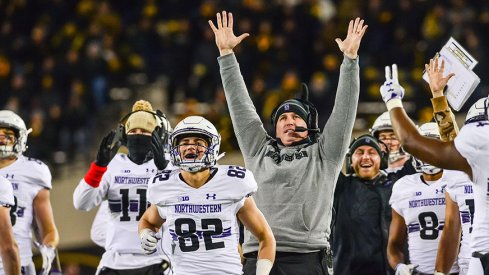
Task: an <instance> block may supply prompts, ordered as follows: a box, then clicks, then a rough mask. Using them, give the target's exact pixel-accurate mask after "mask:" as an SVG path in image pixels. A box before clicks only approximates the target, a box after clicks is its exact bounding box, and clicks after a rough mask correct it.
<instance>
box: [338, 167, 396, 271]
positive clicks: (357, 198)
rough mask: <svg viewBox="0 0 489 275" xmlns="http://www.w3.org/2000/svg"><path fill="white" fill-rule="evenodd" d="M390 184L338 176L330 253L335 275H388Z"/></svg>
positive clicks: (385, 178) (385, 179)
mask: <svg viewBox="0 0 489 275" xmlns="http://www.w3.org/2000/svg"><path fill="white" fill-rule="evenodd" d="M392 184H393V181H391V180H390V179H389V177H388V176H387V175H385V174H379V176H378V177H377V178H375V179H373V180H362V179H360V178H358V177H356V176H355V175H348V176H345V175H343V174H340V176H339V178H338V182H337V184H336V190H335V198H334V211H335V212H334V220H333V224H332V249H333V269H334V274H335V275H336V274H339V275H350V274H362V275H370V274H372V275H383V274H390V272H391V270H390V268H389V267H388V262H387V240H388V236H389V234H388V232H389V226H390V222H391V219H392V213H391V208H390V206H389V198H390V195H391V192H392Z"/></svg>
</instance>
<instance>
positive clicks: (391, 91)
mask: <svg viewBox="0 0 489 275" xmlns="http://www.w3.org/2000/svg"><path fill="white" fill-rule="evenodd" d="M380 94H381V95H382V99H383V100H384V102H385V103H387V102H388V101H389V100H391V99H395V98H397V99H402V98H403V97H404V88H403V87H402V86H401V85H400V84H399V79H398V76H397V65H396V64H392V70H391V67H389V66H385V82H384V84H383V85H382V86H381V87H380Z"/></svg>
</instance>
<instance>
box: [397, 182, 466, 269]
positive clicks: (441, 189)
mask: <svg viewBox="0 0 489 275" xmlns="http://www.w3.org/2000/svg"><path fill="white" fill-rule="evenodd" d="M421 175H422V174H421V173H416V174H413V175H408V176H404V177H402V178H401V179H399V180H398V181H397V182H396V183H395V184H394V187H393V188H392V195H391V198H390V201H389V203H390V204H391V206H392V209H394V210H395V211H396V212H397V213H398V214H399V215H401V216H402V217H403V218H404V221H405V223H406V228H407V235H408V245H409V258H410V261H411V263H413V264H416V265H418V267H417V268H416V270H417V271H419V272H423V273H433V270H435V262H436V253H437V250H438V242H439V241H440V237H441V233H442V230H443V225H444V223H445V187H446V185H447V184H448V182H449V181H450V180H452V179H451V178H450V174H449V173H445V172H444V173H443V175H442V177H441V179H439V180H438V181H436V182H432V183H430V184H429V185H428V184H426V183H425V182H424V180H422V178H421ZM452 272H458V266H457V265H454V266H453V267H452V269H451V271H450V273H452Z"/></svg>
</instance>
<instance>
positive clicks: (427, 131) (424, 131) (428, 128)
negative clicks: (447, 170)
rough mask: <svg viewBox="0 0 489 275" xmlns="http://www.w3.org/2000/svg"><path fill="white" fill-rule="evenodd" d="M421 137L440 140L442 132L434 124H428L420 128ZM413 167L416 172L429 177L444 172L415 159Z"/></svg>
mask: <svg viewBox="0 0 489 275" xmlns="http://www.w3.org/2000/svg"><path fill="white" fill-rule="evenodd" d="M418 131H419V132H420V134H421V135H423V136H425V137H430V138H436V139H440V132H439V130H438V125H437V124H436V123H434V122H428V123H425V124H423V125H421V126H420V127H419V128H418ZM413 166H414V169H415V170H416V172H418V173H424V174H428V175H434V174H438V173H440V172H441V171H442V169H441V168H438V167H436V166H433V165H431V164H428V163H426V162H424V161H422V160H420V159H417V158H414V157H413Z"/></svg>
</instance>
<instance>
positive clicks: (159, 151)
mask: <svg viewBox="0 0 489 275" xmlns="http://www.w3.org/2000/svg"><path fill="white" fill-rule="evenodd" d="M158 128H159V127H156V129H155V130H154V131H153V134H152V137H151V152H153V157H154V162H155V165H156V168H158V170H164V169H165V168H166V166H167V165H168V162H169V161H168V160H166V158H165V146H164V144H163V141H162V140H161V137H160V136H159V135H158V132H159V131H158V130H159V129H158Z"/></svg>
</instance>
